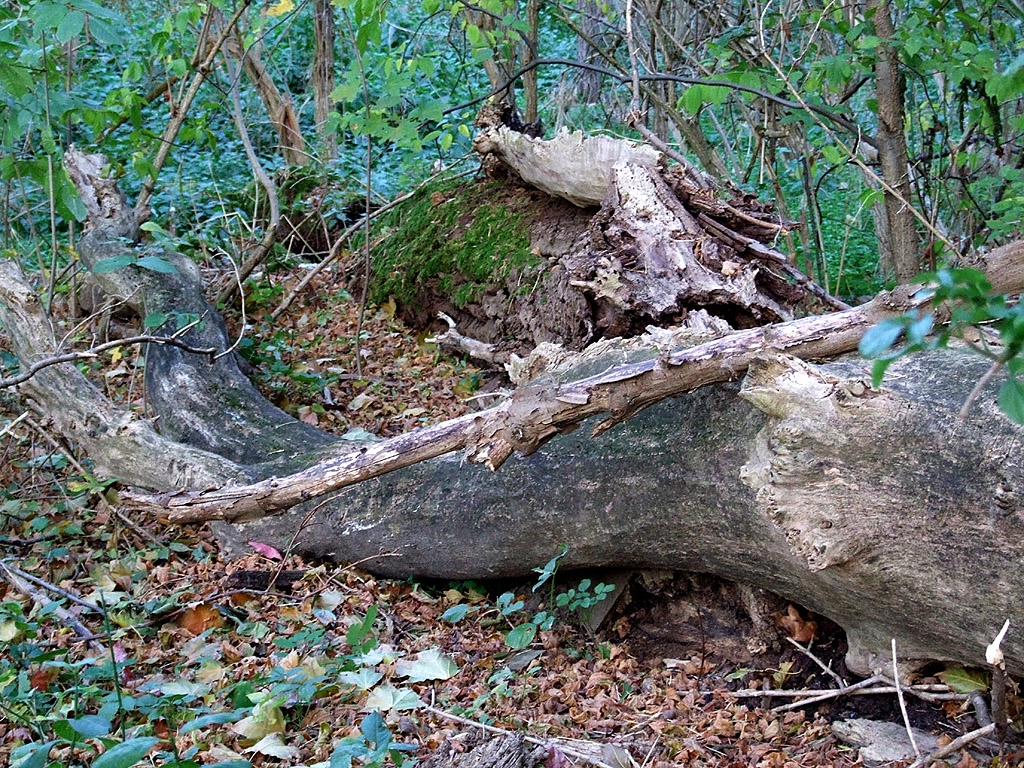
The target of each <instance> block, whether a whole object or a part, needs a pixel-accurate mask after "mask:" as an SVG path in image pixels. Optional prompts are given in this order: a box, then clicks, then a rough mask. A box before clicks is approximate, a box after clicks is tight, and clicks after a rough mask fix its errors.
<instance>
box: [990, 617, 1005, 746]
mask: <svg viewBox="0 0 1024 768" xmlns="http://www.w3.org/2000/svg"><path fill="white" fill-rule="evenodd" d="M1009 628H1010V620H1009V619H1007V620H1006V621H1005V622H1003V628H1002V629H1000V630H999V633H998V634H997V635H996V637H995V640H993V641H992V643H991V644H990V645H989V646H988V648H986V649H985V660H986V661H987V662H988V663H989V664H991V665H992V724H993V725H994V726H995V736H996V741H998V742H999V750H1000V752H1002V749H1003V744H1004V742H1005V741H1006V724H1007V720H1006V660H1005V659H1004V658H1003V651H1002V649H1001V648H1000V647H999V646H1001V645H1002V644H1003V638H1004V637H1006V632H1007V630H1008V629H1009Z"/></svg>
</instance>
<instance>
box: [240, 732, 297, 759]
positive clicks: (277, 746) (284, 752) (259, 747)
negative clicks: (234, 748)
mask: <svg viewBox="0 0 1024 768" xmlns="http://www.w3.org/2000/svg"><path fill="white" fill-rule="evenodd" d="M245 751H246V752H255V753H256V754H258V755H269V756H270V757H277V758H279V759H281V760H294V759H295V758H297V757H298V756H299V748H298V747H290V746H288V745H287V744H285V743H284V741H283V740H282V739H281V734H280V733H268V734H267V735H266V736H264V737H263V738H262V739H260V740H259V741H258V742H256V743H255V744H253V745H252V746H251V747H249V748H248V749H247V750H245Z"/></svg>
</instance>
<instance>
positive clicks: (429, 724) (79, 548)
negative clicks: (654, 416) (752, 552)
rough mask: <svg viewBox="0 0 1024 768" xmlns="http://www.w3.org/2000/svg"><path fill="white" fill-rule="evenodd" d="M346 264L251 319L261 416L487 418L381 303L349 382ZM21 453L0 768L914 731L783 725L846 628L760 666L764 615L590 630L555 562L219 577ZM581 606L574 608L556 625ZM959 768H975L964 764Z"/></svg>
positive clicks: (24, 446) (618, 762)
mask: <svg viewBox="0 0 1024 768" xmlns="http://www.w3.org/2000/svg"><path fill="white" fill-rule="evenodd" d="M343 269H344V267H343V266H341V267H339V272H338V273H328V274H326V275H325V276H324V277H322V278H321V279H320V280H319V281H318V283H317V284H315V285H314V286H313V289H312V291H311V292H310V293H309V294H307V297H306V298H305V299H303V300H302V301H301V302H299V304H298V305H297V306H295V307H293V309H292V311H291V313H290V315H289V317H288V318H287V319H286V320H285V321H284V322H283V323H271V322H270V321H269V320H265V319H262V314H263V313H264V312H267V311H268V309H269V308H272V306H273V304H274V303H275V301H276V300H277V298H278V291H277V290H276V289H271V288H269V287H268V288H267V289H266V290H265V291H264V292H263V293H262V294H261V293H260V290H259V289H257V290H256V291H255V292H254V293H253V295H252V297H251V298H250V307H249V312H248V317H247V318H246V320H245V322H246V324H247V325H248V327H247V330H246V334H245V336H246V341H245V343H244V344H243V348H244V349H245V353H246V355H247V357H248V358H249V359H250V361H252V362H253V365H254V368H255V371H256V372H255V379H256V380H257V382H258V384H259V385H260V386H261V388H262V389H263V391H264V392H265V393H266V394H267V395H268V396H269V397H270V398H271V399H273V400H274V401H275V402H276V403H277V404H278V405H280V406H281V407H283V408H285V409H286V410H289V411H290V412H292V413H294V414H295V415H296V416H297V417H299V418H301V419H303V420H304V421H307V422H309V423H313V424H317V425H319V426H320V427H322V428H325V429H329V430H332V431H336V432H339V433H345V432H350V431H352V430H367V431H370V432H374V433H376V434H381V435H392V434H397V433H399V432H402V431H406V430H409V429H412V428H415V427H417V426H421V425H424V424H428V423H433V422H436V421H439V420H441V419H444V418H449V417H451V416H454V415H457V414H459V413H462V412H464V411H465V409H466V408H468V407H473V406H474V404H475V403H478V402H480V401H481V400H484V402H486V399H485V398H480V397H477V399H473V398H474V397H475V396H479V395H481V394H483V390H484V389H486V388H487V386H488V381H489V377H488V375H487V374H485V372H483V371H480V370H478V369H476V368H474V367H473V366H472V365H469V364H466V363H464V362H462V361H459V360H454V359H451V358H448V357H445V356H444V355H441V354H440V353H439V352H438V351H437V350H436V349H435V348H434V347H433V345H431V344H428V343H427V342H426V341H425V338H426V336H427V335H428V334H426V333H417V332H415V331H412V330H410V329H408V328H406V327H404V326H403V325H402V324H401V323H399V322H398V321H397V320H396V319H395V308H394V306H393V305H385V306H383V307H370V308H368V310H367V312H366V315H365V321H364V322H363V324H362V334H363V335H362V337H361V341H360V345H359V351H358V355H359V359H360V365H359V366H357V365H356V363H355V361H356V359H357V351H356V345H355V343H354V339H355V336H356V327H357V325H358V314H359V306H358V301H357V300H355V299H353V298H352V297H351V295H350V293H349V291H348V290H346V289H345V287H344V285H343V284H342V283H341V282H340V279H339V280H337V281H336V278H335V277H334V275H336V274H340V273H341V272H343ZM352 292H353V293H355V291H352ZM229 321H232V322H234V324H235V326H236V328H237V327H240V326H241V325H242V322H243V321H242V319H241V318H239V317H237V316H236V317H234V318H229ZM137 363H138V358H137V357H136V350H121V351H116V350H115V352H114V354H108V355H105V356H104V357H102V358H101V359H97V360H96V361H95V363H94V364H93V366H92V371H91V373H92V375H93V377H94V380H95V381H97V382H98V383H99V385H100V386H103V387H105V388H106V389H107V390H108V392H110V394H111V395H114V396H117V397H119V398H120V399H121V400H122V401H129V402H133V403H135V404H136V405H137V407H141V399H142V385H141V383H140V377H139V374H138V367H137ZM4 408H5V412H6V413H5V415H6V416H7V417H9V418H11V419H13V418H15V417H17V416H19V413H20V410H17V409H14V405H13V404H12V403H4ZM12 409H14V410H12ZM6 432H7V434H6V436H5V439H4V440H3V443H2V451H3V461H2V462H0V475H2V481H3V487H4V495H3V506H2V507H0V546H2V548H3V561H2V562H3V565H2V567H0V576H2V577H3V578H4V582H3V584H2V585H0V597H2V602H0V642H2V643H3V645H2V646H0V660H2V667H0V763H4V764H7V761H6V760H5V759H4V757H3V756H4V755H9V754H10V752H11V750H12V749H14V748H16V747H19V745H25V744H37V745H38V744H49V742H53V743H52V744H49V745H48V746H46V747H45V752H46V753H48V754H49V760H52V761H58V764H60V765H64V766H73V765H89V764H91V763H92V761H93V760H94V759H95V756H96V755H97V754H98V753H101V752H104V751H107V752H108V753H112V752H113V750H112V745H113V744H115V743H116V742H120V741H122V740H128V741H129V742H130V743H131V744H134V745H135V746H136V747H138V748H139V749H140V750H142V748H143V747H145V752H147V753H148V757H147V758H146V764H154V765H158V766H175V768H186V766H193V765H203V764H210V763H217V762H226V761H227V762H230V761H238V760H248V761H250V762H251V764H252V765H268V766H271V765H289V766H294V765H305V766H312V765H314V764H317V763H323V764H324V765H325V766H327V765H329V766H330V768H348V766H349V765H350V764H351V763H355V764H357V765H360V766H373V767H374V768H376V766H379V765H382V764H383V763H385V762H387V761H389V760H390V761H392V762H395V764H396V765H399V764H401V763H402V761H403V760H407V759H408V758H410V757H414V758H418V759H419V760H421V761H426V762H427V763H428V764H430V765H433V766H442V765H450V764H454V763H453V762H452V760H453V759H454V758H453V757H452V756H453V755H457V754H460V753H465V752H467V751H468V750H470V749H471V748H472V747H473V746H474V745H476V744H477V743H479V742H480V741H481V740H482V739H483V738H485V737H488V738H489V737H490V736H492V735H493V733H494V731H493V729H500V730H504V731H512V732H518V733H522V734H524V735H526V736H527V737H529V738H530V739H532V740H533V742H532V743H537V744H542V745H545V747H546V752H544V753H539V755H538V756H539V759H540V761H541V762H543V763H544V765H545V766H546V768H563V766H566V765H569V764H588V763H589V764H594V765H598V766H602V768H631V767H632V768H639V767H642V768H649V767H650V768H665V767H666V766H669V765H697V766H722V767H723V768H724V767H726V766H757V767H758V768H762V767H763V768H790V767H795V766H805V767H808V768H810V767H818V766H854V765H857V764H858V753H857V750H856V749H853V748H850V747H846V746H843V745H841V744H840V743H839V742H838V741H837V740H836V738H835V736H834V735H833V734H832V730H831V727H830V722H831V720H834V719H837V718H839V717H844V716H851V715H858V714H859V715H861V716H872V717H877V718H880V719H889V720H893V721H900V716H899V708H898V705H897V703H896V698H895V696H892V695H874V696H846V697H842V698H836V699H831V700H829V701H826V702H824V703H822V704H820V705H817V706H814V705H808V706H805V707H802V708H795V709H779V707H782V706H785V705H787V704H789V703H790V702H792V701H793V699H792V698H787V697H786V696H785V695H784V694H779V693H778V691H779V690H786V691H793V690H798V689H801V688H835V687H836V685H837V683H836V681H835V680H834V679H833V673H832V672H830V673H826V671H824V670H823V669H822V668H821V666H820V665H819V664H818V663H817V662H816V661H815V660H813V659H812V658H811V655H810V653H808V652H806V651H804V650H801V649H800V648H797V647H796V646H795V644H794V642H790V641H798V642H799V643H800V644H802V645H803V647H804V648H805V649H806V648H807V647H808V645H810V650H811V652H812V653H813V654H814V655H815V656H817V658H818V659H821V660H823V661H824V663H826V664H831V665H832V667H833V672H834V674H835V675H843V674H845V670H844V669H843V667H842V662H841V659H842V653H843V651H844V650H845V646H844V642H845V641H844V639H843V637H842V633H841V632H839V631H838V630H837V629H836V628H835V627H831V626H830V625H829V624H828V622H827V621H825V620H823V619H820V618H817V617H812V616H808V615H807V614H806V613H804V612H803V611H802V610H801V609H800V608H799V607H798V606H789V605H787V604H785V603H784V602H783V603H781V604H779V610H778V611H776V612H774V613H768V614H764V615H763V616H762V618H766V619H767V620H768V621H769V623H772V624H773V625H774V630H773V631H774V633H775V637H774V639H771V638H769V642H767V643H762V647H757V648H755V650H760V651H764V652H762V653H754V652H752V650H751V648H752V647H753V646H755V645H757V643H756V642H754V641H755V640H756V639H757V638H755V637H754V635H756V634H757V633H754V632H753V630H752V626H751V620H750V617H749V615H748V614H746V613H745V612H744V611H743V610H742V606H740V605H739V604H738V603H737V601H736V600H735V597H734V592H732V591H730V588H728V587H727V586H726V585H723V584H720V583H718V582H716V581H714V580H711V579H706V578H697V577H679V576H672V575H670V574H646V575H645V576H644V577H643V578H637V577H635V578H632V579H631V580H630V587H629V588H628V590H627V596H626V597H621V598H619V599H618V601H617V602H616V604H615V607H614V609H613V610H612V611H611V613H610V615H609V616H608V618H607V620H606V621H605V622H604V623H603V624H602V626H601V627H600V628H599V629H596V630H594V629H593V628H592V627H590V624H592V623H593V622H592V618H593V616H592V612H593V611H595V610H600V608H599V606H600V604H597V605H596V606H594V605H589V604H588V603H589V602H590V601H589V600H588V598H591V597H594V596H596V593H597V591H598V589H597V586H596V585H594V584H593V582H591V584H589V585H588V584H586V583H584V584H581V583H580V582H579V580H578V576H575V575H569V574H563V573H559V572H558V571H557V562H553V563H549V564H548V566H549V567H548V568H547V569H546V571H545V570H544V569H543V567H542V566H543V564H541V563H538V564H537V565H538V566H539V568H538V571H544V572H543V573H539V575H538V580H537V581H538V584H540V588H539V589H537V588H536V587H537V584H533V583H526V584H522V583H520V584H500V585H495V584H480V583H474V582H444V583H435V582H431V583H426V582H417V581H413V580H410V581H404V582H395V581H385V580H379V579H376V578H374V577H372V576H370V575H368V574H366V573H364V572H361V571H360V570H359V569H358V567H357V566H356V567H342V566H339V565H335V564H330V563H312V562H304V561H302V560H301V559H299V558H297V557H295V556H292V555H291V554H290V553H288V552H278V551H277V550H274V549H273V548H271V547H269V546H267V545H265V544H262V543H260V542H252V543H251V547H252V552H251V554H249V555H248V556H246V557H243V558H242V559H240V560H236V561H232V562H229V561H226V560H223V559H222V558H221V557H220V556H219V554H218V551H217V548H216V545H215V544H214V543H213V541H212V537H211V536H210V535H209V534H208V532H207V531H206V530H205V529H203V528H201V527H173V526H169V525H167V524H166V521H163V520H158V519H147V520H129V519H127V518H126V517H124V516H123V515H122V514H121V512H120V511H119V509H118V505H117V493H116V489H115V488H114V487H112V486H109V485H108V484H106V483H102V482H98V481H97V480H95V479H93V478H91V477H90V476H89V475H88V474H87V469H88V463H87V462H85V464H84V466H83V465H82V464H79V463H78V462H80V461H83V459H82V458H81V457H80V456H77V455H76V454H75V452H74V451H73V449H71V448H69V447H68V446H66V445H65V444H64V443H63V442H62V441H61V440H59V439H57V438H55V436H54V435H52V434H50V433H48V432H47V431H46V428H45V425H41V424H37V423H36V422H35V421H33V420H32V417H31V414H30V413H29V414H28V415H27V416H25V417H24V418H22V420H21V421H20V422H18V423H17V424H13V425H10V426H9V427H8V429H7V430H6ZM545 578H546V581H545ZM597 579H598V577H597V576H595V578H594V581H597ZM541 582H543V583H541ZM567 589H575V590H576V592H575V593H574V594H575V596H576V597H577V598H579V599H577V600H576V601H575V603H574V602H573V601H572V600H571V599H570V598H571V597H572V595H570V598H562V599H561V601H562V602H567V603H568V605H566V606H564V607H563V608H561V609H556V608H554V607H553V606H552V605H551V603H552V602H553V601H554V602H555V603H556V604H557V603H558V602H559V598H558V597H557V595H558V594H566V590H567ZM574 607H575V610H573V608H574ZM545 615H547V616H548V617H549V618H550V619H551V620H550V621H545ZM530 627H533V628H534V629H537V628H538V627H539V629H537V631H536V632H535V634H534V631H533V630H531V629H530ZM83 634H84V635H85V637H83V636H82V635H83ZM769 634H771V633H769ZM762 640H763V633H762ZM846 679H847V680H848V681H849V682H852V681H853V678H850V677H849V676H847V678H846ZM924 682H932V683H938V680H934V679H931V680H925V681H924ZM741 689H742V690H741ZM743 691H750V692H756V693H751V694H749V695H748V694H744V693H743ZM773 693H774V694H775V695H773ZM909 704H910V706H911V710H912V717H913V719H914V721H915V723H916V724H918V725H920V726H921V727H924V728H925V729H927V730H932V731H934V732H936V733H941V734H945V736H944V738H945V739H946V740H948V739H949V738H950V737H955V736H956V735H958V734H959V733H961V732H963V730H965V729H967V728H969V727H971V724H972V720H971V711H970V710H969V709H968V708H967V707H966V706H965V705H964V703H963V702H961V701H946V702H939V703H926V702H922V701H920V700H917V699H911V700H910V702H909ZM375 712H379V713H380V715H379V716H378V715H376V714H373V713H375ZM474 723H476V724H479V725H474ZM483 726H487V727H489V728H491V729H492V730H491V731H485V730H484V728H483ZM147 739H150V740H148V741H147ZM401 745H407V746H401ZM115 749H116V747H115ZM25 755H30V757H29V759H28V760H26V761H25V762H23V763H22V765H23V766H25V768H42V767H43V766H45V765H46V764H47V762H46V758H45V755H44V752H43V750H42V749H40V750H39V751H38V752H37V753H35V754H33V753H32V750H31V749H25V748H22V749H21V750H20V751H19V752H18V753H17V755H16V756H22V757H24V756H25ZM36 755H38V757H36ZM332 756H333V757H332ZM140 757H141V755H140ZM33 761H34V762H33ZM324 761H330V762H329V763H326V762H324ZM131 764H134V763H131V762H125V761H121V762H116V761H114V760H109V761H108V765H111V766H115V768H116V767H117V766H121V765H124V766H127V765H131ZM952 764H955V765H958V766H961V767H962V768H969V767H970V766H973V765H977V764H978V763H977V762H976V761H975V759H974V758H973V757H971V756H970V755H968V754H966V753H957V754H956V755H954V756H953V758H952ZM97 765H99V763H97ZM235 765H244V763H235Z"/></svg>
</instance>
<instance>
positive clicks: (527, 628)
mask: <svg viewBox="0 0 1024 768" xmlns="http://www.w3.org/2000/svg"><path fill="white" fill-rule="evenodd" d="M536 635H537V627H535V626H534V625H533V624H531V623H530V622H527V623H525V624H520V625H519V626H518V627H516V628H515V629H513V630H512V631H511V632H509V633H508V634H507V635H506V636H505V645H507V646H508V647H509V648H515V649H516V650H520V649H522V648H525V647H526V646H528V645H529V644H530V643H532V642H533V638H534V637H535V636H536Z"/></svg>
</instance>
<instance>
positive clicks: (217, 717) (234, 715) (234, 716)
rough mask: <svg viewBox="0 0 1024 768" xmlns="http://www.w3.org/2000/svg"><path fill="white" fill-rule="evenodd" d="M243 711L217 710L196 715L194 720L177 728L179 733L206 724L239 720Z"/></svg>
mask: <svg viewBox="0 0 1024 768" xmlns="http://www.w3.org/2000/svg"><path fill="white" fill-rule="evenodd" d="M243 714H244V712H217V713H215V714H212V715H203V716H202V717H197V718H196V719H195V720H189V721H188V722H187V723H185V724H184V725H183V726H181V728H179V729H178V733H179V734H186V733H191V732H192V731H195V730H198V729H199V728H205V727H206V726H208V725H220V724H221V723H233V722H235V721H236V720H240V719H241V717H242V715H243Z"/></svg>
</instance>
